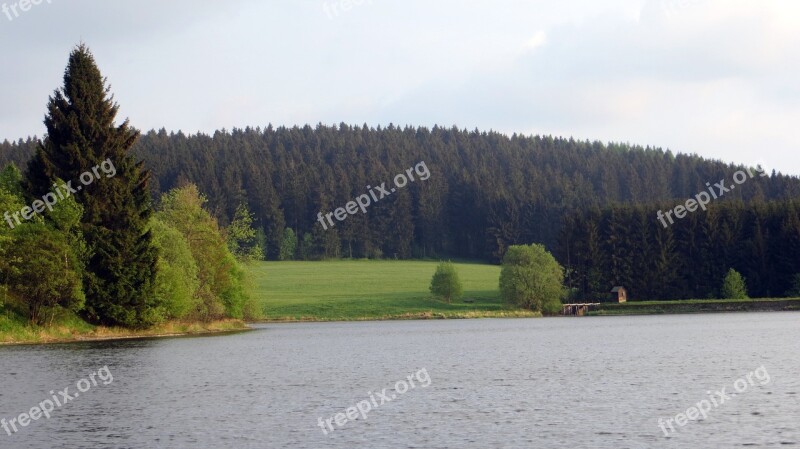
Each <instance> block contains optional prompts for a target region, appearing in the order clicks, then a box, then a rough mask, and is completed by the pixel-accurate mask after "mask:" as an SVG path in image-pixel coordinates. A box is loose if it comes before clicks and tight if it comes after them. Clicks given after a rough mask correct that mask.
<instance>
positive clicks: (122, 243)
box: [26, 44, 158, 328]
mask: <svg viewBox="0 0 800 449" xmlns="http://www.w3.org/2000/svg"><path fill="white" fill-rule="evenodd" d="M118 108H119V107H118V105H117V104H116V103H115V102H114V100H113V96H112V95H111V94H110V88H109V87H108V86H107V84H106V80H105V79H104V78H103V77H102V76H101V74H100V70H99V69H98V68H97V65H96V63H95V60H94V57H93V56H92V54H91V52H90V51H89V49H88V48H87V47H86V46H85V45H83V44H81V45H80V46H78V47H77V48H76V49H75V50H74V51H73V52H72V53H71V54H70V57H69V63H68V65H67V68H66V70H65V72H64V86H63V88H62V89H60V90H56V92H55V93H54V95H53V96H52V97H50V101H49V103H48V106H47V109H48V114H47V116H46V117H45V126H46V127H47V136H46V137H45V139H44V141H43V142H41V143H40V145H39V148H38V149H37V151H36V154H35V156H34V158H33V159H32V160H31V161H30V163H29V165H28V171H27V173H26V186H27V191H28V193H29V195H31V196H32V197H38V196H42V195H44V194H46V193H47V192H49V191H51V190H52V189H53V187H52V186H53V185H54V184H55V183H56V182H58V180H63V181H64V182H67V183H72V186H73V188H74V189H75V190H77V191H76V192H74V195H75V200H76V201H77V202H78V203H79V204H80V205H81V206H83V216H82V217H81V224H82V226H81V227H82V232H83V235H84V237H85V239H86V243H87V247H88V248H87V249H88V253H89V259H88V261H87V264H86V273H85V276H84V279H83V284H84V289H85V293H86V308H85V310H84V313H85V314H86V317H87V319H89V320H90V321H92V322H95V323H99V324H104V325H119V326H125V327H133V328H140V327H146V326H148V325H150V324H152V323H153V322H155V321H156V320H157V319H158V316H157V315H158V314H157V312H156V309H157V304H156V299H155V295H154V293H153V282H154V279H155V275H156V271H155V270H156V259H157V253H156V250H155V248H154V247H153V244H152V237H151V234H150V232H149V230H148V219H149V218H150V214H151V209H150V191H149V189H148V179H149V176H150V175H149V172H148V171H146V170H144V169H143V164H142V162H136V160H135V159H134V158H133V156H132V155H131V154H130V153H129V150H130V149H131V147H132V146H133V144H134V142H135V141H136V138H137V137H138V135H139V133H138V131H136V130H135V129H133V128H132V127H131V126H130V125H129V124H128V121H127V120H126V121H124V122H123V123H122V124H121V125H116V124H115V118H116V115H117V111H118ZM101 168H102V170H100V169H101ZM87 173H90V174H91V178H90V176H89V175H87ZM82 176H83V177H82ZM90 179H92V181H91V182H86V181H89V180H90Z"/></svg>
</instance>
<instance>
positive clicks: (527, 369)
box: [0, 312, 800, 449]
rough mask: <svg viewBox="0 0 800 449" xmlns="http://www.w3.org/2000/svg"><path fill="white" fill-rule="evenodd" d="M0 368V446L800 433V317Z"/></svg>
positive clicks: (282, 327)
mask: <svg viewBox="0 0 800 449" xmlns="http://www.w3.org/2000/svg"><path fill="white" fill-rule="evenodd" d="M0 378H2V379H3V387H2V389H0V418H2V419H4V420H5V423H6V426H7V427H8V428H9V431H6V430H3V428H2V427H0V448H59V447H65V448H66V447H68V448H223V447H224V448H228V447H230V448H260V449H263V448H313V449H318V448H323V447H336V448H426V449H427V448H481V449H485V448H571V449H575V448H614V449H618V448H660V447H665V448H666V447H670V448H672V447H675V448H685V447H702V448H730V447H740V446H752V447H779V446H780V447H786V445H798V444H800V313H793V312H786V313H746V314H703V315H671V316H635V317H632V316H628V317H584V318H547V319H507V320H494V319H485V320H454V321H392V322H348V323H297V324H262V325H257V326H256V330H254V331H251V332H246V333H240V334H233V335H226V336H216V337H197V338H177V339H150V340H130V341H115V342H91V343H89V342H87V343H74V344H58V345H45V346H15V347H0ZM65 388H66V389H67V391H64V389H65ZM384 389H386V390H385V391H384ZM51 391H52V393H51ZM737 391H738V392H737ZM62 393H65V394H64V395H62ZM76 393H77V394H76ZM48 402H49V403H48ZM56 403H59V404H60V406H57V405H56ZM706 404H707V405H706ZM34 407H36V408H37V409H38V413H37V411H36V410H34V411H31V408H34ZM698 407H699V408H698ZM691 408H694V412H692V410H690V409H691ZM42 409H52V411H49V410H48V412H47V414H49V415H50V417H49V418H47V417H46V416H43V411H42ZM348 409H349V410H348ZM700 409H702V410H700ZM706 409H708V410H706ZM23 413H25V414H26V416H27V419H26V417H22V418H20V414H23ZM699 413H701V415H700V416H699V417H698V414H699ZM687 414H688V415H690V417H691V415H694V419H689V418H687V416H686V415H687ZM348 415H349V417H348ZM702 415H705V418H703V416H702ZM37 416H38V419H36V420H34V419H33V418H34V417H37ZM10 419H16V422H15V423H14V425H15V426H16V428H17V431H16V432H14V431H13V430H14V428H13V426H10V425H9V420H10ZM659 419H661V420H662V421H661V423H659ZM667 420H669V421H667ZM21 422H24V423H26V424H27V425H26V426H22V425H21V424H20V423H21ZM681 423H682V424H681ZM9 433H11V435H9Z"/></svg>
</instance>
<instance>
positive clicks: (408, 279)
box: [249, 260, 538, 321]
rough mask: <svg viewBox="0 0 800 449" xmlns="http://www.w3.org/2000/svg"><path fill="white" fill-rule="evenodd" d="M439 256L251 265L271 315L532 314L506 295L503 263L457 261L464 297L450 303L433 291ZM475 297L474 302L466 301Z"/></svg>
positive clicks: (286, 318)
mask: <svg viewBox="0 0 800 449" xmlns="http://www.w3.org/2000/svg"><path fill="white" fill-rule="evenodd" d="M437 264H438V262H435V261H396V260H333V261H323V262H259V263H254V264H252V265H250V266H249V270H250V272H251V273H252V279H253V284H254V292H253V294H254V295H255V297H256V299H258V300H260V301H261V302H262V304H264V309H265V318H266V319H267V320H271V321H334V320H381V319H415V318H478V317H531V316H538V314H535V313H533V312H530V311H526V310H520V309H514V308H509V307H507V306H506V305H505V304H504V303H503V302H502V300H501V299H500V292H499V290H498V279H499V277H500V267H499V266H496V265H486V264H479V263H456V264H455V265H456V268H457V270H458V274H459V276H460V278H461V282H462V283H463V284H464V298H463V299H461V300H458V301H453V303H452V304H447V303H445V302H443V301H440V300H437V299H434V297H433V296H432V295H431V293H430V292H429V291H428V287H429V286H430V282H431V277H432V276H433V273H434V272H435V271H436V265H437ZM464 300H471V301H473V302H464Z"/></svg>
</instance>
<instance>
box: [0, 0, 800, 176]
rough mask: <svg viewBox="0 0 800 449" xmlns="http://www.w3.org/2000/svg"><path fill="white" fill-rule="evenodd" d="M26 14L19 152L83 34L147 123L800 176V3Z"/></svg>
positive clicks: (108, 5)
mask: <svg viewBox="0 0 800 449" xmlns="http://www.w3.org/2000/svg"><path fill="white" fill-rule="evenodd" d="M19 1H20V0H0V4H2V3H5V5H6V7H7V8H4V12H2V13H0V48H2V54H0V58H1V59H2V70H0V140H2V139H10V140H11V139H18V138H20V137H25V136H28V135H34V134H35V135H39V136H41V135H42V134H43V133H44V125H43V124H42V119H43V117H44V113H45V105H46V103H47V99H48V96H49V95H51V94H52V91H53V90H54V89H55V88H57V87H59V86H60V85H61V84H62V79H61V77H62V75H63V70H64V67H65V65H66V63H67V57H68V54H69V52H70V50H71V49H72V48H73V47H74V46H75V45H76V44H77V43H79V42H80V41H81V40H83V41H84V42H86V43H87V44H88V45H89V47H90V48H91V50H92V51H93V53H94V55H95V58H96V59H97V62H98V64H99V66H100V69H101V71H102V72H103V74H104V75H105V76H106V77H107V78H108V80H109V83H110V84H111V86H112V91H113V93H114V95H115V99H116V100H117V101H118V102H119V104H120V106H121V116H122V117H128V118H130V120H131V122H132V124H133V125H134V126H136V127H137V128H139V129H143V130H149V129H152V128H162V127H163V128H166V129H167V130H171V131H177V130H183V131H184V132H186V133H194V132H197V131H203V132H207V133H208V132H213V131H214V130H216V129H221V128H227V129H231V128H233V127H240V128H243V127H246V126H253V127H255V126H264V125H266V124H268V123H272V124H274V125H287V126H291V125H295V124H298V125H303V124H312V125H314V124H317V123H320V122H322V123H325V124H337V123H340V122H346V123H350V124H364V123H366V124H368V125H370V126H377V125H386V124H389V123H394V124H399V125H425V126H432V125H434V124H439V125H444V126H451V125H457V126H458V127H460V128H468V129H474V128H479V129H481V130H489V129H493V130H497V131H501V132H504V133H509V134H510V133H513V132H518V133H525V134H552V135H559V136H567V137H569V136H572V137H575V138H577V139H589V140H602V141H605V142H608V141H615V142H630V143H635V144H641V145H652V146H659V147H663V148H669V149H671V150H673V151H674V152H683V153H698V154H700V155H702V156H705V157H709V158H714V159H722V160H724V161H730V162H738V163H745V164H755V163H761V164H762V165H764V166H765V167H767V168H770V169H772V168H775V169H777V170H778V171H782V172H784V173H789V174H793V175H800V156H797V154H798V151H797V150H798V148H800V130H799V129H798V128H800V2H798V1H796V0H783V1H781V0H771V1H770V0H766V1H765V0H719V1H717V0H575V1H570V0H565V1H535V0H519V1H512V0H485V1H468V0H425V1H419V0H396V1H393V0H362V1H359V0H338V1H336V0H280V1H279V0H259V1H255V0H226V1H222V0H215V1H203V0H168V1H167V0H42V2H41V4H39V5H35V6H34V5H32V6H30V7H29V8H28V10H27V11H22V10H21V8H20V5H19V4H18V2H19ZM15 12H16V13H17V14H15ZM9 17H10V18H11V20H9Z"/></svg>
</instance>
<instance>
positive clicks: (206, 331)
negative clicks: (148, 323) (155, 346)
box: [0, 298, 800, 347]
mask: <svg viewBox="0 0 800 449" xmlns="http://www.w3.org/2000/svg"><path fill="white" fill-rule="evenodd" d="M798 311H800V299H797V298H793V299H777V300H776V299H767V300H748V301H724V300H704V301H691V300H688V301H663V302H658V301H649V302H641V303H637V302H629V303H624V304H604V305H602V306H600V309H599V310H595V311H592V312H589V313H587V314H586V315H585V316H587V317H608V316H647V315H682V314H703V313H747V312H751V313H757V312H798ZM542 317H543V316H542V314H541V313H537V312H531V311H527V310H508V311H471V312H461V313H459V312H457V313H441V312H433V311H427V312H410V313H404V314H397V315H385V316H362V317H359V316H353V317H324V316H300V317H291V316H286V317H277V318H269V319H262V320H254V321H248V322H244V321H241V320H222V321H214V322H210V323H180V322H170V323H166V324H164V325H161V326H158V327H156V328H153V329H149V330H144V331H130V330H125V329H119V328H106V327H98V328H95V329H93V330H91V331H90V332H80V331H77V332H78V333H76V334H70V335H68V336H61V335H59V336H54V335H52V334H48V332H54V333H56V332H59V331H60V332H61V333H62V335H63V332H64V328H63V327H62V328H59V329H39V330H36V331H35V332H37V334H36V337H35V338H32V339H24V340H17V341H0V347H4V346H34V345H49V344H69V343H85V342H103V341H119V340H146V339H161V338H191V337H203V336H222V335H229V334H237V333H243V332H248V331H253V330H255V329H254V328H253V327H252V326H251V325H258V324H292V323H346V322H367V321H375V322H380V321H430V320H469V319H482V318H483V319H515V318H542ZM557 317H562V316H554V317H552V318H557ZM565 318H566V317H565ZM70 332H75V331H74V330H72V331H69V330H67V333H70ZM0 338H2V336H0Z"/></svg>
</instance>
